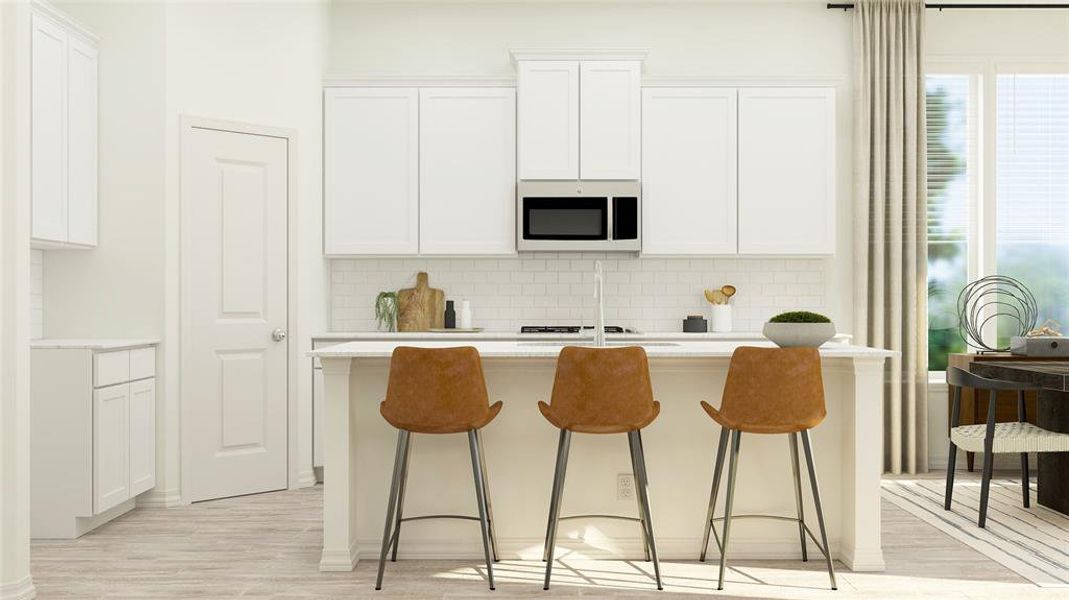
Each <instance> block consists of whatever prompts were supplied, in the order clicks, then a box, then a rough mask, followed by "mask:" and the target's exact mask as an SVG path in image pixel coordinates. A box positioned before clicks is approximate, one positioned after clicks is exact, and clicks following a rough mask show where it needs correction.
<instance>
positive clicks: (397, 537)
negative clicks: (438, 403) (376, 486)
mask: <svg viewBox="0 0 1069 600" xmlns="http://www.w3.org/2000/svg"><path fill="white" fill-rule="evenodd" d="M411 454H412V438H411V437H409V438H408V443H407V444H405V458H404V461H403V462H402V466H401V490H400V492H399V493H398V496H397V519H396V520H395V521H394V529H393V539H392V540H391V542H390V544H391V545H392V546H393V551H392V552H391V553H390V562H397V547H398V546H400V545H401V520H402V518H403V515H404V511H405V488H407V487H408V457H409V455H411Z"/></svg>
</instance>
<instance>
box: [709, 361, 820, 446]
mask: <svg viewBox="0 0 1069 600" xmlns="http://www.w3.org/2000/svg"><path fill="white" fill-rule="evenodd" d="M720 414H722V415H723V417H724V418H725V419H726V420H727V421H729V422H731V423H733V424H734V425H735V426H734V427H732V428H733V429H739V430H740V431H745V432H751V433H790V432H795V431H802V430H805V429H812V428H813V427H816V426H817V425H819V424H820V423H821V422H822V421H823V420H824V417H825V416H827V414H828V413H827V410H826V408H825V405H824V381H823V378H822V377H821V372H820V353H819V352H818V350H817V349H816V348H754V347H748V346H742V347H739V348H736V349H735V352H734V353H733V354H732V355H731V365H730V366H729V367H728V377H727V383H726V384H725V385H724V397H723V400H722V402H721V404H720Z"/></svg>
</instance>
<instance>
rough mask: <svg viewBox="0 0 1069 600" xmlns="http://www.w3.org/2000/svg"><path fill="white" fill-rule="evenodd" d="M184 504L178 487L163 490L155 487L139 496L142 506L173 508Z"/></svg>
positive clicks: (138, 499) (139, 505) (138, 501)
mask: <svg viewBox="0 0 1069 600" xmlns="http://www.w3.org/2000/svg"><path fill="white" fill-rule="evenodd" d="M181 504H182V494H181V493H180V492H179V491H178V488H171V489H169V490H161V489H156V488H153V489H151V490H149V491H147V492H145V493H144V494H141V495H140V496H138V497H137V506H138V507H140V508H173V507H175V506H180V505H181Z"/></svg>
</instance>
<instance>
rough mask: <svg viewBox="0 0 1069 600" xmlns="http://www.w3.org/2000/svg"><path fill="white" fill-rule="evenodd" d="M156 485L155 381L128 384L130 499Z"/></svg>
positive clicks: (144, 380)
mask: <svg viewBox="0 0 1069 600" xmlns="http://www.w3.org/2000/svg"><path fill="white" fill-rule="evenodd" d="M155 485H156V380H155V379H143V380H141V381H135V382H133V383H131V384H130V496H131V497H133V496H136V495H138V494H140V493H141V492H144V491H147V490H150V489H152V488H153V487H155Z"/></svg>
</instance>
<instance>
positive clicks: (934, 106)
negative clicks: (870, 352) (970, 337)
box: [926, 75, 973, 371]
mask: <svg viewBox="0 0 1069 600" xmlns="http://www.w3.org/2000/svg"><path fill="white" fill-rule="evenodd" d="M969 85H970V78H969V76H967V75H929V76H928V78H927V83H926V109H927V122H928V131H927V141H928V166H927V170H928V369H929V370H931V371H942V370H945V369H946V366H947V354H948V353H951V352H963V351H964V350H965V342H964V340H962V339H961V335H960V334H959V333H958V320H957V316H956V308H955V307H956V303H957V297H958V292H959V291H960V290H961V288H962V286H964V285H965V282H966V279H967V277H968V239H969V236H968V233H969V231H968V226H969V219H968V215H969V200H970V198H971V197H972V196H973V194H972V193H971V190H970V183H969V177H968V173H967V167H968V164H969V146H970V144H969V140H970V126H969V125H970V124H969V110H968V109H969V106H968V104H969Z"/></svg>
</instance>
